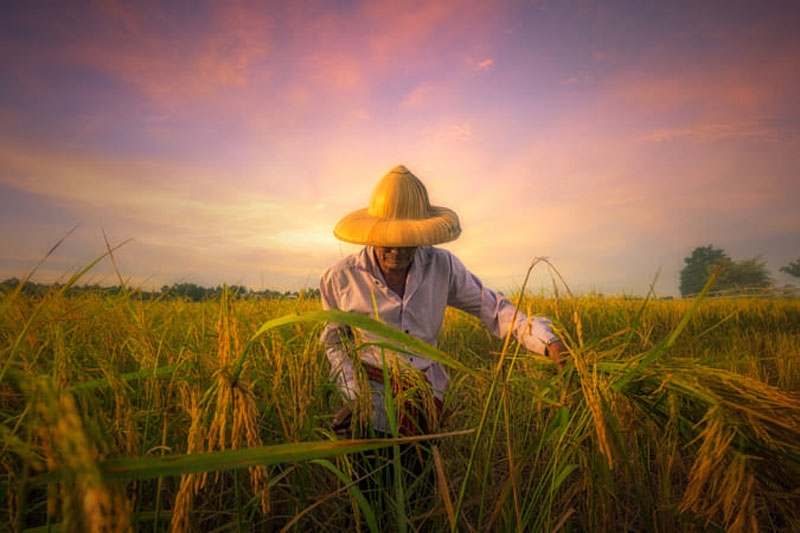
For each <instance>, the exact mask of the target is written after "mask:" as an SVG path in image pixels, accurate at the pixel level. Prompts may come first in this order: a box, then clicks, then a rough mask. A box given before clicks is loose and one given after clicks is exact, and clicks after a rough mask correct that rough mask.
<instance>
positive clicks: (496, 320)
mask: <svg viewBox="0 0 800 533" xmlns="http://www.w3.org/2000/svg"><path fill="white" fill-rule="evenodd" d="M451 259H452V263H451V277H450V288H449V293H448V301H447V303H448V304H449V305H452V306H453V307H456V308H458V309H461V310H463V311H466V312H467V313H470V314H472V315H474V316H477V317H478V318H480V319H481V320H482V321H483V323H484V324H486V327H487V328H488V329H489V331H490V332H491V333H492V334H493V335H495V336H497V337H500V338H504V337H505V336H506V335H507V334H508V330H509V328H512V329H513V333H514V336H515V337H516V338H517V340H518V341H519V342H520V343H521V344H522V345H523V346H525V348H527V349H528V350H530V351H532V352H534V353H538V354H541V355H547V356H549V357H551V358H552V359H553V360H554V361H558V360H559V359H562V358H563V357H564V356H565V355H566V354H565V353H564V352H566V351H567V348H566V346H564V343H563V342H561V340H559V338H558V337H557V336H556V334H555V333H554V332H553V329H552V321H550V319H548V318H545V317H538V316H533V317H530V324H529V320H528V317H527V316H526V315H525V314H524V313H522V312H521V311H519V312H517V316H516V319H515V320H514V305H513V304H512V303H511V302H509V301H508V299H506V298H504V297H503V296H500V295H499V294H497V293H496V292H494V291H493V290H491V289H489V288H487V287H484V286H483V283H481V281H480V280H479V279H478V277H477V276H475V275H474V274H473V273H471V272H469V271H468V270H467V269H466V267H465V266H464V264H463V263H461V261H460V260H459V259H458V258H457V257H455V256H453V255H452V254H451ZM512 321H513V324H512Z"/></svg>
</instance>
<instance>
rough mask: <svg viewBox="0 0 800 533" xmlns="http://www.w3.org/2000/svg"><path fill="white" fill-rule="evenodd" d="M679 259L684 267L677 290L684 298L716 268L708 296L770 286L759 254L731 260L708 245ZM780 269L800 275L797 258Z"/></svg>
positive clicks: (697, 289)
mask: <svg viewBox="0 0 800 533" xmlns="http://www.w3.org/2000/svg"><path fill="white" fill-rule="evenodd" d="M683 262H684V263H686V266H684V267H683V270H681V272H680V291H681V296H684V297H687V296H693V295H695V294H698V293H699V292H700V291H702V290H703V287H705V285H706V283H707V282H708V280H709V279H710V278H711V276H712V275H713V274H714V273H715V272H717V270H718V269H719V274H718V275H717V279H716V280H715V281H714V284H713V285H712V286H711V289H710V291H709V294H710V295H711V296H722V295H744V294H754V293H755V294H759V293H764V292H765V291H766V290H767V289H770V288H773V279H772V276H771V275H770V273H769V271H768V270H767V264H766V262H765V261H763V260H762V259H761V258H760V257H752V258H750V259H739V260H733V259H731V258H730V257H729V256H728V254H727V253H726V252H725V250H723V249H722V248H715V247H714V245H712V244H709V245H708V246H698V247H697V248H695V249H694V250H692V254H691V255H690V256H689V257H685V258H684V259H683ZM720 267H721V268H720ZM780 271H781V272H785V273H787V274H790V275H792V276H795V277H800V258H798V259H797V260H795V261H793V262H791V263H789V264H788V265H786V266H784V267H781V268H780ZM786 289H791V287H786ZM778 292H780V291H778Z"/></svg>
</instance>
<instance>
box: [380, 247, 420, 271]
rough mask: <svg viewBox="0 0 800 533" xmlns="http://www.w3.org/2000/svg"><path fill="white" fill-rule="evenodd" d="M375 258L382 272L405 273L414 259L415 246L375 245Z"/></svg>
mask: <svg viewBox="0 0 800 533" xmlns="http://www.w3.org/2000/svg"><path fill="white" fill-rule="evenodd" d="M374 250H375V259H377V260H378V265H379V266H380V267H381V271H383V272H392V273H397V274H405V272H406V271H407V270H408V267H409V266H411V261H412V260H413V259H414V252H416V251H417V247H416V246H394V247H391V246H375V247H374Z"/></svg>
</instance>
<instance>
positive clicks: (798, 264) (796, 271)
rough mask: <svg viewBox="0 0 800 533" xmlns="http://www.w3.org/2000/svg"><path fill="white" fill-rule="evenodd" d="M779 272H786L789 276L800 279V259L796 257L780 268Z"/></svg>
mask: <svg viewBox="0 0 800 533" xmlns="http://www.w3.org/2000/svg"><path fill="white" fill-rule="evenodd" d="M779 270H780V271H781V272H786V273H787V274H789V275H790V276H794V277H796V278H800V257H798V258H797V259H795V260H794V261H792V262H791V263H789V264H788V265H786V266H782V267H781V268H780V269H779Z"/></svg>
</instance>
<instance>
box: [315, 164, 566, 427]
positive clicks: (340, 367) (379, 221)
mask: <svg viewBox="0 0 800 533" xmlns="http://www.w3.org/2000/svg"><path fill="white" fill-rule="evenodd" d="M333 233H334V235H335V236H336V237H337V238H338V239H340V240H342V241H345V242H351V243H356V244H363V245H365V247H364V248H363V249H362V250H361V251H360V252H359V253H358V254H355V255H350V256H348V257H346V258H344V259H342V260H341V261H339V262H338V263H336V264H335V265H333V266H332V267H331V268H329V269H328V270H327V272H325V273H324V274H323V276H322V279H321V280H320V294H321V297H322V307H323V308H324V309H340V310H342V311H352V312H355V313H358V314H361V315H366V316H369V317H371V318H373V319H377V320H379V321H380V322H383V323H385V324H388V325H389V326H392V327H393V328H395V329H398V330H400V331H403V332H405V333H407V334H409V335H410V336H412V337H416V338H417V339H420V340H422V341H424V342H426V343H428V344H430V345H432V346H436V343H437V341H438V338H439V332H440V331H441V329H442V321H443V319H444V313H445V308H446V307H447V306H448V305H451V306H453V307H455V308H457V309H461V310H463V311H466V312H467V313H470V314H472V315H475V316H476V317H479V318H480V319H481V320H482V321H483V323H484V324H486V327H488V328H489V331H490V332H491V333H492V334H494V335H496V336H498V337H504V336H505V335H506V333H507V332H508V329H509V328H513V330H514V335H515V336H516V338H517V340H518V341H519V342H520V343H521V344H522V345H524V346H525V347H526V348H527V349H528V350H530V351H532V352H535V353H537V354H543V355H546V356H549V357H551V358H552V359H554V360H559V359H561V357H562V352H565V351H566V347H565V346H564V344H563V343H562V342H561V341H560V340H559V339H558V338H557V337H556V335H555V334H554V333H553V330H552V329H551V322H550V320H548V319H546V318H542V317H532V318H531V319H530V320H529V319H528V317H526V316H525V315H524V314H522V313H518V314H517V317H516V321H515V322H514V323H513V324H512V317H513V315H514V306H513V305H512V304H511V303H510V302H509V301H508V300H507V299H505V298H504V297H503V296H500V295H498V294H497V293H495V292H494V291H492V290H491V289H489V288H487V287H484V286H483V284H482V283H481V281H480V280H479V279H478V278H477V277H475V275H474V274H472V273H470V272H469V271H468V270H467V269H466V268H465V267H464V265H463V264H462V263H461V261H459V260H458V258H456V257H455V256H454V255H453V254H451V253H450V252H448V251H447V250H444V249H442V248H435V247H433V245H434V244H439V243H444V242H448V241H452V240H454V239H456V238H458V236H459V235H460V234H461V227H460V225H459V221H458V216H457V215H456V213H455V212H454V211H452V210H450V209H448V208H446V207H438V206H432V205H431V204H430V202H429V201H428V192H427V190H426V189H425V185H423V184H422V182H421V181H420V180H419V178H417V177H416V176H415V175H414V174H412V173H411V172H410V171H409V170H408V169H407V168H406V167H404V166H402V165H399V166H397V167H395V168H393V169H392V170H391V171H390V172H389V173H388V174H386V175H385V176H384V177H383V179H381V181H380V182H379V183H378V185H377V186H376V187H375V190H374V191H373V193H372V198H371V199H370V204H369V207H368V208H366V209H360V210H358V211H355V212H353V213H350V214H349V215H347V216H345V217H344V218H343V219H342V220H340V221H339V223H338V224H337V225H336V228H335V229H334V230H333ZM358 333H359V334H360V339H359V340H360V342H358V341H357V340H356V339H355V338H354V333H353V331H352V330H351V329H350V328H349V327H347V326H342V325H339V324H328V325H327V326H326V328H325V330H324V331H323V333H322V342H323V343H324V345H325V347H326V352H327V356H328V359H329V360H330V363H331V378H332V379H333V380H334V381H335V382H336V384H337V386H338V388H339V390H340V392H341V394H342V395H343V396H344V397H345V398H346V399H347V400H350V404H351V405H354V404H357V403H358V402H357V399H358V397H359V395H361V394H365V393H366V392H367V391H364V390H361V387H359V383H361V384H362V386H363V385H364V384H365V383H367V382H368V383H369V388H370V391H371V396H372V408H371V419H372V426H373V428H374V429H375V430H376V431H379V432H383V433H389V431H390V429H389V428H390V426H389V422H388V420H387V415H386V409H385V403H384V398H383V393H384V378H383V371H382V365H383V361H384V360H386V361H389V362H391V361H397V362H398V363H399V364H400V366H401V367H406V368H412V369H416V370H418V371H419V372H418V373H416V374H417V375H418V376H420V375H421V376H422V377H423V379H424V380H425V381H426V382H427V383H428V384H429V385H430V390H432V396H433V400H434V402H435V404H436V406H437V407H438V408H439V410H440V409H441V402H442V400H443V398H444V391H445V388H446V387H447V382H448V379H449V378H448V375H447V372H445V370H444V368H442V365H441V364H440V363H438V362H436V361H431V360H430V359H426V358H424V357H419V356H417V355H408V354H405V353H399V352H397V353H392V354H391V356H389V355H387V354H386V352H385V351H384V352H383V354H382V353H381V348H380V347H376V346H369V347H368V348H365V349H361V350H358V357H359V360H358V361H355V360H353V359H351V357H354V356H353V355H352V352H353V350H352V348H353V347H355V346H356V345H357V344H359V343H363V342H366V341H380V340H382V339H380V338H378V337H376V336H375V335H372V334H370V333H368V332H365V331H359V332H358ZM354 362H355V363H356V368H354V364H353V363H354ZM361 372H364V373H365V374H366V375H365V374H364V373H361ZM359 373H360V374H359ZM412 373H413V371H412ZM393 375H397V373H394V374H393ZM359 376H361V379H359ZM393 388H394V389H395V390H394V393H398V392H399V391H398V389H397V384H393ZM366 402H367V405H368V404H369V401H368V400H367V401H366ZM430 403H431V402H428V404H430ZM414 412H416V411H414ZM349 418H350V411H349V408H348V407H345V408H343V410H341V411H339V413H337V415H336V417H335V419H334V425H335V426H336V425H339V426H342V425H344V424H349ZM428 422H430V421H428V420H425V417H424V416H422V415H421V416H420V419H418V420H413V419H412V420H401V427H402V432H403V433H405V434H409V433H418V432H424V431H427V430H428V429H430V428H431V426H430V424H429V423H428Z"/></svg>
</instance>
